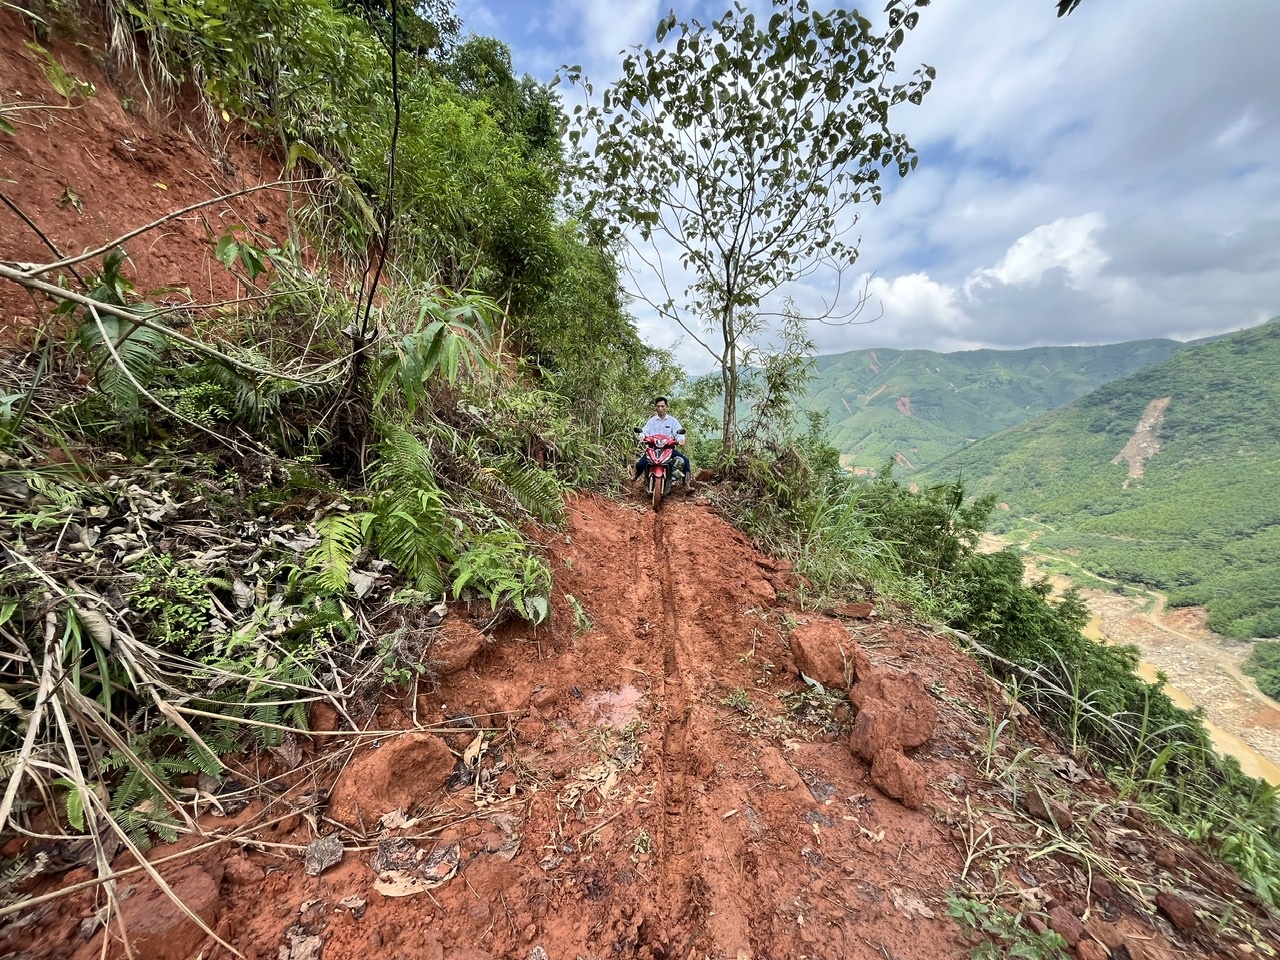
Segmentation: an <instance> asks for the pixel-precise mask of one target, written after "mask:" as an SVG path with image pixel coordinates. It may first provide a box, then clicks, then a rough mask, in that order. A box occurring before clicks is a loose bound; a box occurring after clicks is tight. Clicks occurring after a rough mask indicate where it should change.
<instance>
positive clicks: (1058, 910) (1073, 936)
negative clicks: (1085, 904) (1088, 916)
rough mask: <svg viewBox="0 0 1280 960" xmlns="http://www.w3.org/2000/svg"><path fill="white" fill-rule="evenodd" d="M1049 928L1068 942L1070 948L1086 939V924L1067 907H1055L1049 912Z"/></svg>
mask: <svg viewBox="0 0 1280 960" xmlns="http://www.w3.org/2000/svg"><path fill="white" fill-rule="evenodd" d="M1049 927H1050V929H1052V930H1053V931H1054V932H1055V933H1057V934H1058V935H1059V936H1061V937H1062V939H1063V940H1065V941H1067V946H1069V947H1074V946H1075V945H1076V944H1077V943H1079V942H1080V941H1081V940H1083V939H1084V935H1085V930H1084V924H1083V923H1081V922H1080V918H1079V917H1077V916H1076V915H1075V914H1074V913H1072V912H1071V911H1070V910H1068V909H1067V908H1066V907H1054V908H1053V909H1052V910H1050V911H1049Z"/></svg>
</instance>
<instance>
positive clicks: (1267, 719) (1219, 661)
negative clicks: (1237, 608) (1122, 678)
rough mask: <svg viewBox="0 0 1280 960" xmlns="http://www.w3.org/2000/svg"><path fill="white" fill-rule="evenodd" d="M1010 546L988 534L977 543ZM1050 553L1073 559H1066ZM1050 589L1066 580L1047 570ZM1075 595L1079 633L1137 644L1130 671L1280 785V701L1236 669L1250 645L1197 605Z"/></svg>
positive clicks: (1224, 749) (1030, 563) (1095, 592)
mask: <svg viewBox="0 0 1280 960" xmlns="http://www.w3.org/2000/svg"><path fill="white" fill-rule="evenodd" d="M1005 546H1015V547H1016V546H1017V545H1016V544H1010V543H1009V542H1008V541H1006V540H1004V539H1002V538H1000V537H995V536H991V535H987V536H985V537H984V538H983V546H982V549H986V550H998V549H1001V548H1002V547H1005ZM1054 559H1055V560H1060V561H1065V562H1066V563H1073V561H1071V560H1070V559H1069V558H1064V557H1055V558H1054ZM1024 561H1025V563H1026V566H1027V572H1028V575H1029V577H1038V576H1041V573H1040V571H1038V570H1037V568H1036V566H1035V557H1034V556H1026V555H1024ZM1050 582H1051V583H1053V585H1054V589H1055V590H1065V589H1066V588H1067V587H1068V586H1069V585H1070V580H1069V579H1068V578H1066V577H1063V576H1060V575H1052V576H1050ZM1080 598H1081V599H1082V600H1083V601H1084V602H1085V604H1086V605H1087V606H1088V608H1089V612H1090V614H1091V615H1092V616H1091V619H1090V622H1089V625H1088V626H1087V627H1086V628H1085V635H1086V636H1087V637H1089V638H1090V639H1092V640H1097V641H1099V642H1102V643H1126V644H1132V645H1133V646H1136V647H1137V648H1138V652H1139V656H1140V657H1141V662H1140V663H1139V664H1138V670H1137V673H1138V675H1139V676H1140V677H1142V678H1143V679H1144V680H1146V681H1148V682H1150V683H1154V682H1155V681H1156V679H1157V675H1158V674H1160V673H1163V674H1164V676H1165V677H1166V678H1167V682H1166V683H1165V687H1164V689H1165V692H1166V693H1167V694H1168V695H1169V697H1170V699H1171V700H1173V702H1174V703H1176V704H1177V705H1178V706H1180V707H1182V708H1183V709H1187V710H1190V709H1193V708H1195V707H1200V708H1201V709H1203V711H1204V721H1205V727H1206V728H1207V729H1208V731H1209V736H1210V737H1211V738H1212V740H1213V744H1214V747H1215V748H1216V749H1217V750H1218V752H1219V753H1221V754H1226V755H1229V756H1232V757H1235V759H1236V760H1237V761H1238V762H1239V763H1240V769H1241V770H1243V771H1244V772H1245V773H1246V774H1248V775H1249V776H1251V777H1257V778H1259V779H1261V780H1265V781H1267V782H1268V783H1271V784H1274V785H1276V786H1280V703H1277V702H1276V701H1275V700H1272V699H1271V698H1270V697H1268V696H1266V694H1264V693H1263V692H1262V691H1261V690H1259V689H1258V686H1257V684H1256V683H1255V682H1254V681H1253V679H1252V678H1251V677H1249V676H1247V675H1246V674H1244V673H1242V672H1241V670H1240V665H1241V664H1242V663H1243V662H1244V661H1245V660H1246V659H1248V656H1249V652H1250V651H1251V649H1252V645H1251V644H1248V643H1240V642H1237V641H1234V640H1230V639H1228V638H1226V637H1223V636H1221V635H1219V634H1216V633H1214V632H1213V631H1211V630H1209V629H1208V628H1207V627H1205V625H1204V618H1205V612H1204V611H1203V610H1199V609H1195V608H1191V609H1178V610H1172V611H1171V610H1168V609H1167V607H1166V603H1165V597H1164V595H1163V594H1160V593H1157V592H1155V591H1149V592H1147V593H1145V594H1141V595H1137V596H1134V595H1129V594H1120V593H1112V592H1110V591H1107V590H1099V589H1092V588H1085V589H1082V590H1080Z"/></svg>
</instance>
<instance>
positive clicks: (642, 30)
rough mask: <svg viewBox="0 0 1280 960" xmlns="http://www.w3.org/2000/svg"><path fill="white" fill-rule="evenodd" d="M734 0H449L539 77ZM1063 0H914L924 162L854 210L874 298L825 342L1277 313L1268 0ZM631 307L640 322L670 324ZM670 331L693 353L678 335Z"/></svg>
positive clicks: (1237, 324) (912, 44)
mask: <svg viewBox="0 0 1280 960" xmlns="http://www.w3.org/2000/svg"><path fill="white" fill-rule="evenodd" d="M729 2H730V0H723V2H722V3H715V4H712V3H708V2H705V0H695V2H676V3H674V4H673V3H672V2H671V0H664V2H661V3H658V2H653V0H625V2H624V0H459V2H458V10H459V13H460V14H461V16H462V17H463V20H464V29H465V30H466V31H469V32H475V33H481V34H487V35H490V36H495V37H498V38H499V39H501V40H504V41H505V42H506V43H507V44H508V45H509V46H510V47H511V49H512V56H513V60H514V63H515V67H516V70H517V72H519V73H530V74H532V75H533V76H535V77H537V78H538V79H541V80H549V79H550V78H551V77H552V76H553V75H554V73H555V71H556V68H557V67H559V66H560V64H562V63H573V64H579V63H580V64H582V65H583V67H584V68H585V69H586V71H587V73H588V75H589V76H590V78H591V79H592V81H593V82H594V83H595V84H596V86H597V89H598V88H599V87H601V86H604V85H606V84H607V83H608V82H610V81H611V80H613V79H614V78H615V76H616V75H617V71H618V64H619V62H620V60H621V57H620V55H619V53H620V51H621V50H622V49H623V48H624V47H628V46H631V45H633V44H637V43H649V42H651V41H652V37H653V31H654V26H655V25H656V23H657V21H658V18H659V17H660V16H662V15H665V14H666V12H667V11H668V10H670V9H673V8H674V10H675V11H676V14H677V16H679V17H680V18H681V19H687V18H688V17H691V16H692V17H697V18H699V19H701V20H703V22H707V21H709V20H711V19H714V18H715V17H717V16H719V15H720V14H721V13H723V12H724V10H725V9H727V7H728V5H729ZM744 5H746V6H749V7H757V8H759V9H760V10H766V9H769V7H770V4H769V3H767V2H757V0H744ZM850 5H852V4H850ZM867 6H868V8H869V9H868V15H872V14H871V11H872V10H874V11H877V12H878V11H879V10H880V9H881V8H882V6H883V4H882V3H879V2H877V3H872V4H868V5H867ZM1054 7H1055V4H1054V3H1053V2H1052V0H934V3H933V4H932V5H931V6H930V7H928V8H926V9H925V10H924V11H923V13H922V16H921V21H920V26H919V27H918V28H917V29H916V30H915V31H914V33H913V34H912V35H911V37H910V38H909V40H908V42H907V43H906V44H905V45H904V47H903V49H902V51H901V56H900V58H899V63H900V65H903V64H910V65H912V66H914V65H916V64H919V63H927V64H930V65H931V66H933V67H935V68H936V69H937V81H936V83H935V85H934V88H933V90H932V91H931V92H930V94H929V95H928V96H927V97H926V98H925V101H924V103H923V105H921V106H919V107H916V108H908V109H907V110H905V111H904V112H903V113H901V114H900V115H899V116H898V117H897V118H896V120H895V124H896V129H900V130H901V132H903V133H906V134H907V135H908V137H909V138H910V140H911V142H912V144H913V146H915V148H916V149H917V150H918V151H919V152H920V164H919V167H918V168H917V170H916V171H915V173H913V174H912V175H911V176H909V177H908V178H907V179H906V180H904V181H900V182H897V183H895V185H894V186H893V187H892V189H890V190H887V191H886V197H885V201H884V203H883V204H881V205H880V206H879V207H870V206H869V205H868V209H866V210H863V211H862V212H861V213H862V216H861V220H860V222H859V224H858V227H857V232H858V233H859V234H860V235H861V237H862V243H861V253H860V256H859V258H858V260H857V262H856V264H854V266H853V268H852V273H853V274H855V275H865V276H866V277H867V278H868V279H867V283H868V285H869V290H870V292H871V293H872V294H873V296H874V298H875V303H876V309H875V311H874V312H875V313H876V314H878V315H879V319H878V320H877V321H876V322H875V323H872V324H865V325H858V326H846V327H825V326H819V327H816V328H815V329H814V331H813V332H814V335H815V339H816V340H817V343H818V347H819V349H820V350H821V351H822V352H824V353H830V352H837V351H840V350H852V349H860V348H864V347H902V348H910V347H923V348H928V349H932V350H944V351H945V350H962V349H970V348H977V347H996V348H1003V349H1016V348H1019V347H1027V346H1034V345H1041V344H1072V343H1106V342H1115V341H1119V340H1132V339H1140V338H1145V337H1174V338H1177V339H1189V338H1193V337H1199V336H1205V335H1208V334H1213V333H1219V332H1224V331H1228V330H1234V329H1239V328H1242V327H1246V326H1251V325H1253V324H1256V323H1258V322H1261V321H1262V320H1265V319H1268V318H1270V317H1272V316H1275V315H1277V314H1280V163H1277V162H1276V158H1277V157H1280V82H1277V80H1276V77H1275V74H1274V66H1273V64H1274V53H1273V49H1272V48H1273V45H1274V40H1275V38H1276V37H1280V0H1215V2H1214V3H1211V4H1210V3H1199V2H1192V0H1084V2H1083V3H1082V4H1081V5H1080V7H1079V9H1078V10H1077V11H1076V12H1075V13H1074V14H1072V15H1071V16H1070V17H1067V18H1064V19H1061V20H1059V19H1057V18H1056V17H1055V15H1054V14H1055V11H1054ZM792 292H793V293H795V294H797V299H798V300H799V301H800V302H802V303H803V302H805V300H806V298H807V297H812V298H814V299H815V300H816V299H817V298H819V297H821V296H822V294H823V292H824V291H822V290H821V289H820V288H813V289H808V290H805V289H800V290H797V291H792ZM634 312H635V313H636V316H637V319H638V320H639V323H640V327H641V331H642V332H643V333H644V335H645V336H646V338H648V339H649V340H651V341H653V342H655V343H658V344H661V345H664V346H665V345H670V344H672V343H675V342H676V341H677V337H678V333H679V331H678V330H673V329H668V328H667V327H665V326H664V325H662V324H661V323H659V322H658V321H657V320H656V319H654V318H653V317H651V316H649V315H648V314H647V313H646V311H645V310H644V309H643V307H641V306H637V307H636V308H635V311H634ZM678 349H679V351H680V354H681V357H682V359H685V360H686V362H687V363H688V364H689V365H690V366H691V367H692V368H699V367H702V366H704V364H703V363H701V362H700V361H699V360H698V359H697V358H696V357H695V353H696V351H694V352H691V351H690V348H689V344H688V343H687V340H686V341H685V342H684V344H683V345H681V346H680V347H679V348H678Z"/></svg>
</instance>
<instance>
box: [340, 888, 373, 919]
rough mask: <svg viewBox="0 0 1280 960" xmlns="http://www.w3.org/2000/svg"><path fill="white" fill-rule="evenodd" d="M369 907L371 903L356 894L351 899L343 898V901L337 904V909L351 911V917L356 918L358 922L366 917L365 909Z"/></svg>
mask: <svg viewBox="0 0 1280 960" xmlns="http://www.w3.org/2000/svg"><path fill="white" fill-rule="evenodd" d="M368 905H369V901H368V900H366V899H365V898H364V897H357V896H355V895H354V894H352V895H351V896H349V897H343V898H342V899H341V900H339V901H338V904H337V909H339V910H350V911H351V915H352V916H354V917H355V918H356V919H357V920H359V919H360V918H361V917H363V916H364V910H365V907H367V906H368Z"/></svg>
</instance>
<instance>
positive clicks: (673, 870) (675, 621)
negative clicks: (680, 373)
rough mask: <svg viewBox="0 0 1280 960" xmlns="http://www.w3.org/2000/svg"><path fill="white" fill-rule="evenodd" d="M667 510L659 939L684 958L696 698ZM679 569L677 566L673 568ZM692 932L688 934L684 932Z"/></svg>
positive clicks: (689, 921) (660, 526) (660, 518)
mask: <svg viewBox="0 0 1280 960" xmlns="http://www.w3.org/2000/svg"><path fill="white" fill-rule="evenodd" d="M672 512H673V511H671V509H670V505H668V509H667V510H666V511H664V512H663V513H661V514H655V515H652V523H653V535H652V543H653V551H654V561H655V563H654V569H655V572H656V574H657V578H656V580H657V583H656V590H657V593H658V596H659V600H660V602H661V605H662V704H663V715H664V727H663V731H662V784H661V791H662V839H661V845H660V849H661V851H662V860H661V862H662V863H663V864H664V865H665V866H664V870H663V876H662V883H661V901H662V903H661V905H662V907H663V909H665V910H666V911H667V915H668V917H669V918H670V921H671V923H670V924H669V926H668V927H667V929H666V930H665V931H663V933H662V935H661V940H662V941H663V943H662V947H663V953H664V955H666V956H668V957H683V956H684V955H685V954H687V953H688V952H689V949H690V947H692V946H693V943H694V941H695V940H696V939H697V938H698V937H699V935H700V932H701V930H700V926H699V924H698V923H697V919H696V917H695V916H692V914H694V913H695V912H696V910H697V903H696V898H694V897H693V896H692V893H693V889H692V887H693V884H694V882H695V881H696V875H695V872H694V870H693V869H692V868H691V858H690V856H689V853H688V851H687V850H685V849H683V848H684V847H685V844H686V842H687V839H688V837H689V836H690V834H691V832H692V829H691V826H690V825H689V824H688V823H687V822H686V821H687V817H688V814H689V812H690V810H689V804H690V797H689V786H688V768H689V761H688V746H689V744H688V740H689V715H690V712H691V709H692V704H693V700H694V696H695V693H694V691H693V690H692V689H691V685H690V682H689V680H690V676H691V673H690V668H691V666H692V663H691V657H690V649H689V641H688V637H687V632H686V631H687V630H688V629H689V626H690V625H689V623H688V622H687V621H686V620H685V619H684V618H682V616H681V610H680V609H679V607H678V602H679V601H678V598H677V596H676V591H675V589H674V580H673V573H672V571H673V565H672V563H671V555H672V549H673V545H672V542H671V533H670V531H669V530H668V521H669V520H670V518H671V514H672ZM677 566H678V565H677ZM689 926H692V927H693V929H692V930H688V929H687V928H688V927H689Z"/></svg>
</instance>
